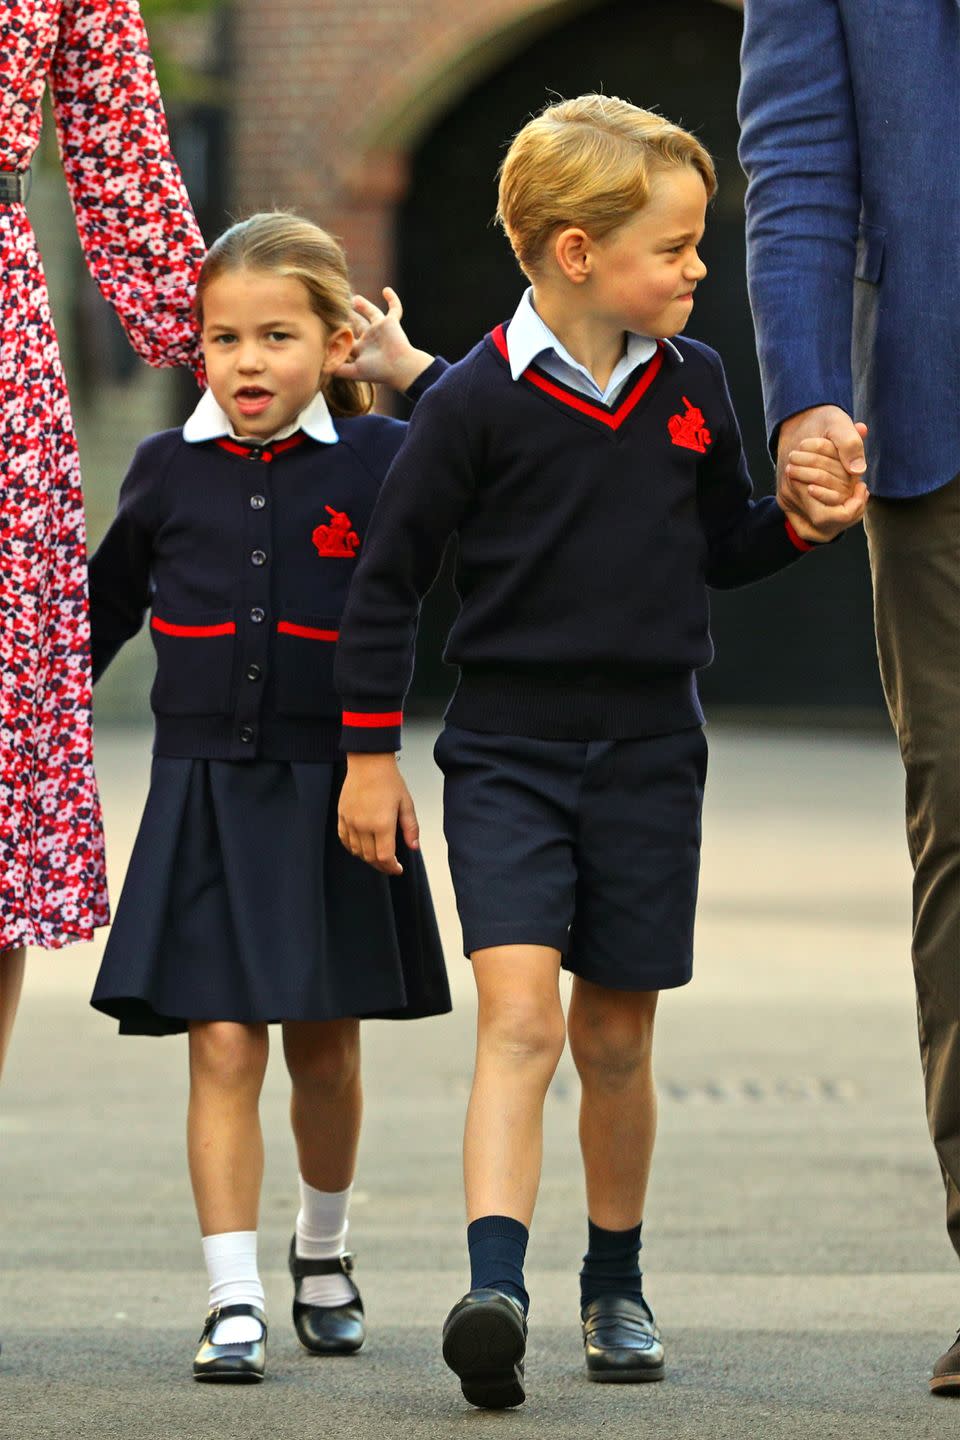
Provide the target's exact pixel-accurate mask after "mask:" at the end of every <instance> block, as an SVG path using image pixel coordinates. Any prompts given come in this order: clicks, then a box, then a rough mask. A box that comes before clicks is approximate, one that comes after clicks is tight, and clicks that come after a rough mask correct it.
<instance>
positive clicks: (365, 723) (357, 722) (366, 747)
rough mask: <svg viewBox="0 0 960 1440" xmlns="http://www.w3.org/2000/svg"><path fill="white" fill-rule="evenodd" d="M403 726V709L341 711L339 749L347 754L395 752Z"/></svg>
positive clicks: (398, 747)
mask: <svg viewBox="0 0 960 1440" xmlns="http://www.w3.org/2000/svg"><path fill="white" fill-rule="evenodd" d="M402 726H403V711H402V710H344V712H343V731H342V734H341V739H340V748H341V750H343V751H345V752H346V754H348V755H349V754H358V755H380V754H387V753H389V752H395V751H397V750H399V749H400V735H401V728H402Z"/></svg>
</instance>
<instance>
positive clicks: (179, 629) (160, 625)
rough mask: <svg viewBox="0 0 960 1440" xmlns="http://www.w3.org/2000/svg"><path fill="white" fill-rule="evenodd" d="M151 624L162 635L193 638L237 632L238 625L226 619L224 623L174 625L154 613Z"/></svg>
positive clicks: (208, 637) (206, 637)
mask: <svg viewBox="0 0 960 1440" xmlns="http://www.w3.org/2000/svg"><path fill="white" fill-rule="evenodd" d="M150 625H151V628H152V629H154V630H159V631H160V634H161V635H178V636H186V637H187V638H189V639H191V640H208V639H210V638H211V637H212V636H214V635H236V633H237V627H236V625H235V624H234V623H233V621H232V620H225V621H224V623H223V624H222V625H173V624H171V622H170V621H169V620H161V619H160V616H159V615H153V616H151V619H150Z"/></svg>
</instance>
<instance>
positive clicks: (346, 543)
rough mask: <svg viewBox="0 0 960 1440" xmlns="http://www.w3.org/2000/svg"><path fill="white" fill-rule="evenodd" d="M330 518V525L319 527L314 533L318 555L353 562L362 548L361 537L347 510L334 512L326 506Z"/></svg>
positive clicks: (330, 507)
mask: <svg viewBox="0 0 960 1440" xmlns="http://www.w3.org/2000/svg"><path fill="white" fill-rule="evenodd" d="M323 508H324V510H326V512H327V514H328V515H329V516H330V520H329V523H328V524H325V525H318V526H317V528H316V530H314V532H313V543H314V545H316V547H317V553H318V555H324V556H332V557H333V558H335V559H340V560H352V559H353V557H354V555H356V553H357V550H358V549H359V547H360V536H359V535H358V534H357V532H356V530H354V528H353V522H352V521H351V519H350V516H349V515H348V514H347V513H346V511H345V510H334V509H333V507H332V506H331V505H324V507H323Z"/></svg>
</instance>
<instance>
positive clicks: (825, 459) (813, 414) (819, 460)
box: [777, 405, 869, 544]
mask: <svg viewBox="0 0 960 1440" xmlns="http://www.w3.org/2000/svg"><path fill="white" fill-rule="evenodd" d="M866 433H867V427H866V425H862V424H860V423H859V422H855V421H853V420H851V418H850V416H849V415H848V414H847V413H846V411H844V410H841V409H840V408H839V407H838V406H836V405H817V406H814V407H813V408H812V409H810V410H801V411H800V412H799V413H798V414H797V415H791V416H790V417H789V419H787V420H784V422H783V424H782V425H781V426H780V435H779V440H778V444H777V501H778V503H779V505H780V508H781V509H782V510H783V511H784V513H785V514H786V515H787V518H788V519H789V521H790V523H791V525H792V526H793V528H794V530H795V531H796V532H797V534H798V535H799V536H800V539H801V540H806V541H808V542H809V543H811V544H818V543H819V544H823V543H824V542H825V541H828V540H833V539H834V538H835V536H837V535H839V533H840V531H841V530H848V529H849V528H850V526H851V525H856V524H858V523H859V521H860V520H862V519H863V512H864V510H865V509H866V506H867V499H868V496H869V492H868V490H867V486H866V483H865V481H864V479H863V477H864V475H865V473H866V468H867V466H866V459H865V457H864V451H863V441H864V437H865V436H866Z"/></svg>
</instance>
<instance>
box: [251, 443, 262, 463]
mask: <svg viewBox="0 0 960 1440" xmlns="http://www.w3.org/2000/svg"><path fill="white" fill-rule="evenodd" d="M247 454H248V455H249V457H250V459H251V460H259V459H260V457H261V455H262V454H263V446H262V445H251V446H250V449H249V450H248V451H247Z"/></svg>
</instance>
